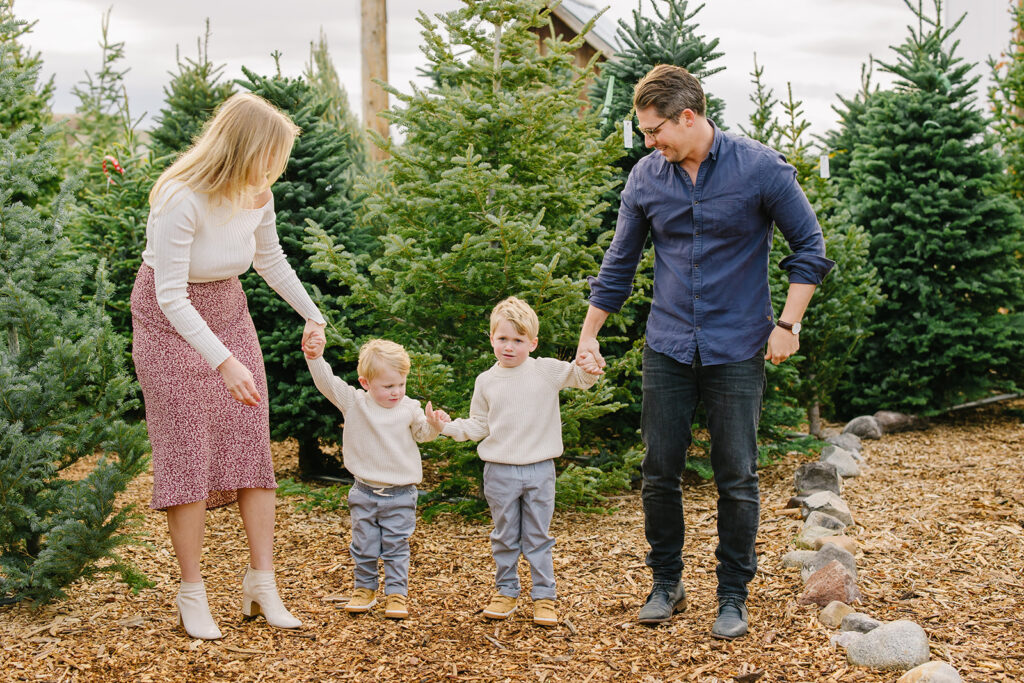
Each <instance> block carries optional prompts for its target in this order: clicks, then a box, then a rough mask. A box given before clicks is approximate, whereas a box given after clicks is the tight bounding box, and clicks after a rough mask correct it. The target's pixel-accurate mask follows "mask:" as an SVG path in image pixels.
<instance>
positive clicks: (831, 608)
mask: <svg viewBox="0 0 1024 683" xmlns="http://www.w3.org/2000/svg"><path fill="white" fill-rule="evenodd" d="M847 614H853V608H852V607H850V606H849V605H847V604H846V603H845V602H839V601H838V600H833V601H832V602H830V603H828V605H827V606H826V607H825V609H823V610H821V611H820V612H818V621H820V622H821V623H822V624H824V625H825V626H828V627H829V628H839V624H841V623H843V617H845V616H846V615H847Z"/></svg>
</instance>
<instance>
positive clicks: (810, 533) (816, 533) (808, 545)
mask: <svg viewBox="0 0 1024 683" xmlns="http://www.w3.org/2000/svg"><path fill="white" fill-rule="evenodd" d="M831 535H832V529H826V528H825V527H823V526H806V525H804V528H803V529H801V530H800V533H799V534H797V535H796V538H795V539H793V545H795V546H796V547H797V548H805V549H807V550H814V549H815V548H814V542H815V541H816V540H818V539H819V538H823V537H825V536H831ZM814 554H815V555H817V554H818V553H817V552H816V553H814Z"/></svg>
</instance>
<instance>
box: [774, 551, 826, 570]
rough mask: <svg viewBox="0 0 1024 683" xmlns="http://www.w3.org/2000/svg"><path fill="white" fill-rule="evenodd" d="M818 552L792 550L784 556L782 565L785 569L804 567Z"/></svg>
mask: <svg viewBox="0 0 1024 683" xmlns="http://www.w3.org/2000/svg"><path fill="white" fill-rule="evenodd" d="M817 554H818V553H816V552H815V551H813V550H790V551H789V552H788V553H786V554H785V555H783V556H782V567H783V569H787V568H791V567H803V566H804V565H805V564H807V563H808V562H810V561H811V559H812V558H813V557H814V556H815V555H817Z"/></svg>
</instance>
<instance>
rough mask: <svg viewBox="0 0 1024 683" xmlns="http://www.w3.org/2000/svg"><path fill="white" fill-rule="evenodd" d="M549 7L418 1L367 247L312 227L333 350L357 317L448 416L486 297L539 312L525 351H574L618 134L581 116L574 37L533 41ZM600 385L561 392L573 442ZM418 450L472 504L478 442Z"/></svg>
mask: <svg viewBox="0 0 1024 683" xmlns="http://www.w3.org/2000/svg"><path fill="white" fill-rule="evenodd" d="M549 14H550V10H548V9H546V8H545V7H544V4H543V3H542V2H539V1H537V0H483V1H472V2H469V1H467V2H466V3H465V5H464V6H463V7H462V8H461V9H459V10H456V11H453V12H450V13H447V14H443V15H439V16H437V17H436V19H437V20H438V23H435V22H434V21H432V20H431V19H429V18H428V17H427V16H426V15H424V14H422V13H421V15H420V18H419V21H420V24H421V25H422V26H423V27H424V31H423V36H424V38H425V45H424V47H423V48H422V49H423V51H424V54H425V55H426V59H427V62H428V64H429V67H428V69H429V72H430V73H433V74H435V78H434V82H433V84H432V85H430V86H429V87H426V88H423V89H414V90H413V91H412V92H411V93H408V94H407V93H402V92H400V91H398V90H397V89H395V88H393V87H389V88H388V90H389V92H391V93H392V95H393V96H394V97H395V98H396V99H397V101H398V102H399V104H397V105H396V106H395V107H394V108H393V109H392V110H391V111H390V112H389V114H388V116H389V118H390V119H391V120H392V121H393V122H394V123H395V124H397V125H398V126H399V127H400V128H401V129H402V130H403V132H404V133H405V143H404V144H403V145H401V146H400V145H399V144H397V143H396V142H394V141H393V140H383V139H380V138H379V136H378V137H376V143H377V144H378V145H380V146H382V147H383V148H384V149H385V150H386V151H387V152H388V153H389V154H390V155H391V158H390V159H389V160H388V161H386V162H384V174H383V178H380V179H377V180H373V179H371V181H370V183H371V186H370V187H368V188H367V193H366V194H367V199H366V202H365V204H364V212H363V214H362V221H363V222H364V223H365V224H367V225H369V226H372V227H373V228H374V229H375V230H377V231H379V232H380V235H381V236H380V240H379V247H378V249H377V250H376V251H375V252H374V253H373V255H372V257H370V256H364V257H359V256H357V255H354V254H351V253H350V252H348V251H347V250H344V249H342V248H341V246H340V245H338V244H337V243H336V240H333V239H331V238H329V237H328V236H327V235H325V234H323V233H322V232H321V231H318V230H313V233H314V234H315V235H317V236H318V242H317V245H316V246H317V249H318V250H319V253H318V255H317V257H316V263H317V266H318V267H320V268H323V269H325V270H326V271H327V272H328V273H329V275H330V277H331V278H332V279H334V280H337V281H338V282H340V283H341V284H342V285H343V286H344V287H346V288H348V289H349V292H348V294H347V295H343V296H341V297H340V298H339V300H338V307H337V308H336V309H335V310H333V311H331V312H330V313H329V317H330V318H331V319H332V323H333V324H334V326H335V328H336V330H337V334H336V335H335V336H336V337H338V338H341V339H342V340H344V345H343V348H342V353H343V354H344V355H345V357H346V358H347V359H348V360H350V361H351V359H352V358H354V356H355V354H356V351H357V349H358V344H359V343H360V342H361V341H363V339H362V338H360V337H361V336H362V335H357V334H355V333H354V324H361V325H364V326H366V328H368V329H371V330H372V333H373V334H374V335H377V336H384V337H387V338H389V339H393V340H395V341H397V342H399V343H402V344H403V345H405V346H406V348H407V349H408V350H409V352H410V354H411V355H412V357H413V369H412V372H411V374H410V377H409V393H410V395H412V396H415V397H417V398H422V399H424V400H425V399H430V400H432V401H433V402H434V403H435V405H438V406H443V407H445V408H446V409H448V410H449V411H450V412H452V413H453V414H455V415H463V416H464V415H466V414H467V411H468V406H469V400H470V397H471V395H472V392H473V383H474V379H475V377H476V375H477V374H479V373H480V372H482V371H483V370H485V369H487V368H488V367H490V366H491V365H492V364H493V363H494V357H493V354H492V353H491V350H490V345H489V342H488V340H487V337H488V333H489V322H488V321H489V315H490V310H491V308H492V307H493V306H494V304H496V303H497V302H498V301H499V300H501V299H503V298H505V297H506V296H509V295H516V296H520V297H522V298H524V299H525V300H526V301H528V302H529V303H530V304H531V305H532V306H533V307H534V308H535V309H536V310H537V313H538V314H539V316H540V321H541V328H540V345H539V347H538V348H537V351H536V355H541V356H556V357H562V358H572V356H573V355H574V351H575V347H576V340H577V337H578V333H579V325H580V322H581V321H582V319H583V315H584V313H585V302H584V293H585V290H586V285H585V282H584V278H585V277H586V276H587V275H590V274H593V273H594V272H596V270H597V259H598V258H599V256H600V248H599V247H597V246H596V245H592V244H589V243H588V240H587V239H586V235H588V234H589V233H590V232H591V231H593V230H595V229H596V227H597V226H598V224H599V221H600V214H601V211H602V210H603V208H604V206H603V205H602V204H601V203H600V202H599V197H600V196H601V194H602V193H603V192H605V191H607V190H608V189H609V188H610V187H611V184H612V172H613V171H612V168H611V166H610V163H611V162H612V161H614V159H615V155H616V153H617V152H616V149H615V147H616V144H617V141H614V140H605V141H602V140H601V139H600V138H599V135H598V130H597V125H596V123H597V122H596V118H595V115H594V114H593V113H589V112H587V113H584V115H582V116H581V115H580V111H579V97H580V95H581V93H582V90H583V88H584V86H585V78H586V72H587V70H588V69H589V67H588V69H583V70H581V69H578V68H577V67H575V66H574V63H573V58H572V51H573V50H574V49H575V48H576V47H578V46H579V45H580V44H581V43H582V37H581V36H577V38H575V39H574V40H572V41H569V42H566V41H563V40H561V39H559V38H554V39H551V40H548V41H546V42H545V45H544V46H543V48H544V49H543V50H542V49H541V46H540V45H539V44H538V41H537V38H536V35H535V34H534V33H532V32H531V29H532V28H536V27H540V26H543V25H546V24H547V23H548V21H549V18H548V17H549ZM587 28H589V27H587ZM584 32H585V31H584ZM328 355H329V356H330V354H328ZM609 398H610V391H609V390H608V389H607V388H605V387H604V386H602V385H598V386H597V387H595V388H594V389H592V390H590V391H587V392H579V393H575V392H574V394H573V395H572V396H569V397H567V398H565V399H563V409H562V419H563V424H564V433H565V436H566V439H565V441H566V444H567V446H568V450H567V452H568V453H569V454H570V456H573V455H575V456H579V455H580V453H581V450H580V442H579V439H580V436H581V431H582V422H583V421H584V420H586V419H590V418H593V417H596V416H598V415H601V414H603V413H606V412H608V411H609V410H612V409H614V408H615V407H616V406H614V405H610V404H608V400H609ZM424 450H425V451H432V452H435V453H438V452H440V453H442V454H444V455H445V456H447V458H448V468H447V473H448V475H449V476H448V478H447V480H446V481H445V482H443V483H442V485H441V486H440V487H439V488H438V489H437V490H435V491H434V492H433V497H434V498H449V499H452V498H454V499H459V498H462V500H463V501H464V505H462V506H461V507H468V508H472V509H475V510H477V511H479V510H481V509H483V504H482V501H481V496H480V491H479V489H478V488H477V487H478V484H479V478H480V473H481V471H482V466H481V465H480V461H479V459H478V458H477V457H476V452H475V448H473V447H472V446H471V445H467V444H454V443H452V442H450V441H449V440H439V441H436V442H433V443H431V444H428V445H427V446H426V447H425V448H424ZM465 497H472V500H470V501H469V502H468V503H465ZM457 505H458V504H457Z"/></svg>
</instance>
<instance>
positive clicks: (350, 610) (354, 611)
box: [345, 600, 377, 614]
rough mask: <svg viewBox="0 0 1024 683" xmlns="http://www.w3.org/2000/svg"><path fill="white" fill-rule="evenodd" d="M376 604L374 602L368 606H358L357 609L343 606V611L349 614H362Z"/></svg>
mask: <svg viewBox="0 0 1024 683" xmlns="http://www.w3.org/2000/svg"><path fill="white" fill-rule="evenodd" d="M376 604H377V601H376V600H374V601H373V602H371V603H370V604H368V605H360V606H359V607H349V606H348V605H345V611H346V612H348V613H349V614H362V613H363V612H369V611H370V610H371V609H373V607H374V605H376Z"/></svg>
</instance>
